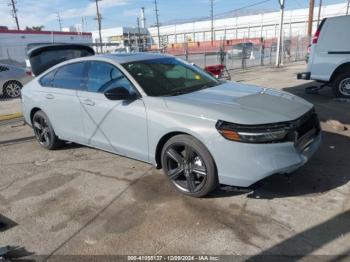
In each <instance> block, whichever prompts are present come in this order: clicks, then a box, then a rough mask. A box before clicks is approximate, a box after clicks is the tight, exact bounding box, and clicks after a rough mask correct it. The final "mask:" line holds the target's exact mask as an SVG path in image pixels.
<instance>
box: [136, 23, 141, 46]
mask: <svg viewBox="0 0 350 262" xmlns="http://www.w3.org/2000/svg"><path fill="white" fill-rule="evenodd" d="M136 22H137V48H138V51H140V46H141V43H140V42H141V41H140V35H141V32H140V18H139V17H138V18H137V19H136Z"/></svg>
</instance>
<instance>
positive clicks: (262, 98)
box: [164, 82, 313, 125]
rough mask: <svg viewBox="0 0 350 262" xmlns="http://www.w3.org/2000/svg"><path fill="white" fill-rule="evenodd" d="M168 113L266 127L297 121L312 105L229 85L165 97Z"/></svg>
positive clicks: (283, 95) (270, 91)
mask: <svg viewBox="0 0 350 262" xmlns="http://www.w3.org/2000/svg"><path fill="white" fill-rule="evenodd" d="M164 102H165V105H166V106H167V108H168V110H170V111H173V112H176V113H179V114H187V115H192V116H196V117H200V118H208V119H211V120H214V121H216V120H224V121H228V122H232V123H238V124H247V125H253V124H266V123H276V122H284V121H290V120H294V119H297V118H298V117H300V116H301V115H303V114H304V113H306V112H307V111H309V110H310V109H311V108H312V107H313V105H312V104H310V103H309V102H307V101H305V100H304V99H302V98H299V97H297V96H294V95H292V94H290V93H286V92H283V91H278V90H274V89H267V88H263V87H258V86H252V85H245V84H240V83H237V82H227V83H224V84H221V85H218V86H215V87H212V88H207V89H202V90H199V91H196V92H192V93H188V94H183V95H178V96H171V97H165V98H164Z"/></svg>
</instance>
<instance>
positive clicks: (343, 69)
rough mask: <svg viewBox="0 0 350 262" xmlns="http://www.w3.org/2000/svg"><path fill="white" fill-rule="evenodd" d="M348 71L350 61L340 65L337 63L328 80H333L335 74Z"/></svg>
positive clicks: (349, 70)
mask: <svg viewBox="0 0 350 262" xmlns="http://www.w3.org/2000/svg"><path fill="white" fill-rule="evenodd" d="M346 72H349V73H350V62H345V63H343V64H341V65H339V66H338V67H337V68H336V69H335V70H334V71H333V73H332V75H331V78H330V79H329V82H333V81H334V79H335V78H336V77H337V75H339V74H342V73H346Z"/></svg>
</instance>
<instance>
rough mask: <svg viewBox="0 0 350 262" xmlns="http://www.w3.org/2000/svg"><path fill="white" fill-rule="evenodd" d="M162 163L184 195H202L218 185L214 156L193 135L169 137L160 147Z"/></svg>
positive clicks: (169, 176)
mask: <svg viewBox="0 0 350 262" xmlns="http://www.w3.org/2000/svg"><path fill="white" fill-rule="evenodd" d="M162 166H163V170H164V173H165V175H166V176H167V177H168V179H169V180H170V182H171V184H172V185H173V186H174V187H175V189H176V190H178V191H180V192H181V193H183V194H185V195H189V196H192V197H203V196H205V195H207V194H209V193H210V192H211V191H213V190H214V189H215V188H216V187H217V186H218V179H217V173H216V167H215V163H214V160H213V158H212V157H211V155H210V153H209V151H208V149H207V148H206V147H205V146H204V145H203V144H202V143H201V142H200V141H198V140H197V139H195V138H194V137H192V136H189V135H176V136H174V137H172V138H170V139H169V140H168V141H167V142H166V143H165V145H164V147H163V150H162Z"/></svg>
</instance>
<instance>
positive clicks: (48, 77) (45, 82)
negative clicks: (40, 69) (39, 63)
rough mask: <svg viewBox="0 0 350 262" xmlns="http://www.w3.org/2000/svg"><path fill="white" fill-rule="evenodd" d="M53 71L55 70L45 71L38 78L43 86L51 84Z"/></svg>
mask: <svg viewBox="0 0 350 262" xmlns="http://www.w3.org/2000/svg"><path fill="white" fill-rule="evenodd" d="M55 73H56V70H52V71H51V72H49V73H47V74H46V75H44V76H43V77H42V78H40V80H39V83H40V84H41V85H42V86H45V87H50V86H52V81H53V78H54V76H55Z"/></svg>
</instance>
